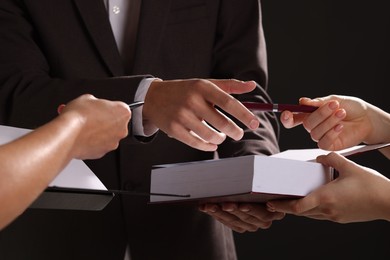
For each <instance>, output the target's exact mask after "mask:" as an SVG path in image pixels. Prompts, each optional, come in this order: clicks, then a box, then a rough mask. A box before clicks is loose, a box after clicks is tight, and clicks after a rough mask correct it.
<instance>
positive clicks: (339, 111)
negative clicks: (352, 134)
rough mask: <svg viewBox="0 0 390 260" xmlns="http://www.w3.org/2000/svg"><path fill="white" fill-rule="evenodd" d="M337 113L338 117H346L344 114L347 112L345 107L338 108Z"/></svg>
mask: <svg viewBox="0 0 390 260" xmlns="http://www.w3.org/2000/svg"><path fill="white" fill-rule="evenodd" d="M335 115H336V116H337V117H338V118H344V116H345V115H346V112H345V110H344V109H340V110H338V111H337V112H336V113H335Z"/></svg>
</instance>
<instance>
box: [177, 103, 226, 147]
mask: <svg viewBox="0 0 390 260" xmlns="http://www.w3.org/2000/svg"><path fill="white" fill-rule="evenodd" d="M198 107H199V108H198V110H197V111H196V113H197V115H195V114H194V112H191V111H187V112H186V113H182V114H181V115H180V116H179V117H180V118H179V121H178V122H177V124H178V127H177V128H181V129H183V128H182V127H184V128H186V129H188V130H187V131H188V132H192V133H191V134H192V135H193V136H194V137H195V138H199V139H201V140H203V141H205V142H207V143H211V144H216V145H219V144H221V143H222V142H223V141H225V139H226V134H225V133H224V132H223V131H222V133H220V132H218V131H217V130H216V129H214V128H212V127H211V126H210V125H209V124H207V123H206V122H205V121H204V120H202V118H203V117H202V116H203V115H202V114H203V113H205V114H208V115H209V117H212V116H213V115H215V114H217V115H218V116H221V115H220V114H219V113H217V112H216V111H215V109H214V108H212V109H211V108H210V106H209V105H207V104H204V105H203V106H198ZM204 111H205V112H204ZM209 117H208V118H209ZM180 125H182V127H180ZM176 131H177V130H174V131H173V132H176Z"/></svg>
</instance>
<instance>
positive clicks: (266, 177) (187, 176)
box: [150, 144, 388, 204]
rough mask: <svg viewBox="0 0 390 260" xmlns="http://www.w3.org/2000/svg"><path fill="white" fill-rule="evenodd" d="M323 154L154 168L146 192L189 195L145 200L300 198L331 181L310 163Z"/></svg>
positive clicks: (325, 170) (330, 172)
mask: <svg viewBox="0 0 390 260" xmlns="http://www.w3.org/2000/svg"><path fill="white" fill-rule="evenodd" d="M387 145H388V144H381V145H372V146H365V145H362V146H356V147H352V148H349V149H345V150H342V151H338V153H340V154H343V155H351V154H354V153H361V152H364V151H369V150H373V149H380V148H383V147H384V146H387ZM327 153H329V151H325V150H321V149H292V150H287V151H284V152H282V153H279V154H275V155H272V156H264V155H247V156H240V157H233V158H224V159H215V160H206V161H197V162H189V163H179V164H166V165H156V166H155V168H154V169H152V172H151V190H150V191H151V193H176V194H187V195H188V196H187V197H181V198H178V197H166V196H150V204H155V203H206V202H208V203H218V202H256V203H258V202H266V201H269V200H273V199H288V198H299V197H303V196H306V195H307V194H309V193H310V192H311V191H313V190H314V189H316V188H318V187H319V186H321V185H324V184H326V183H328V182H330V181H332V180H333V179H334V178H335V177H336V173H335V172H334V169H333V168H331V167H326V166H324V165H322V164H320V163H317V162H315V158H316V157H317V156H318V155H321V154H327ZM303 155H304V156H303ZM302 158H303V159H302Z"/></svg>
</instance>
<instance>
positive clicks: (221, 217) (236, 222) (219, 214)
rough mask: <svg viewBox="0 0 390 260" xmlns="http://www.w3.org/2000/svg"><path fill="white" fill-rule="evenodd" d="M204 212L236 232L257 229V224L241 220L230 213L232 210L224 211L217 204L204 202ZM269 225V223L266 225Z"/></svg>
mask: <svg viewBox="0 0 390 260" xmlns="http://www.w3.org/2000/svg"><path fill="white" fill-rule="evenodd" d="M234 211H235V212H236V211H237V208H235V209H234ZM204 212H205V213H207V214H209V215H210V216H212V217H214V218H215V219H217V220H218V221H220V222H221V223H223V224H225V225H226V226H228V227H230V228H232V229H233V230H235V231H237V232H244V231H251V232H254V231H257V229H258V227H257V226H255V225H252V224H250V223H247V222H245V221H242V220H241V219H240V218H239V217H237V216H236V215H234V214H232V212H226V211H224V210H223V209H221V208H220V207H219V206H218V205H215V204H206V205H205V207H204ZM269 226H270V224H269V225H268V226H267V227H269ZM267 227H265V228H267Z"/></svg>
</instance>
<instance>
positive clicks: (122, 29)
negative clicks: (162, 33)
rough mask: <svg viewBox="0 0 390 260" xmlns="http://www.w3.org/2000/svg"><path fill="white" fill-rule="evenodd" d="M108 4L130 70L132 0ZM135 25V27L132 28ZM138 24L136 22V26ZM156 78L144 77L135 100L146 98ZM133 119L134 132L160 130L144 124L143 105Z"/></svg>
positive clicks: (114, 0) (147, 133)
mask: <svg viewBox="0 0 390 260" xmlns="http://www.w3.org/2000/svg"><path fill="white" fill-rule="evenodd" d="M103 1H104V4H105V5H106V9H107V12H108V17H109V19H110V23H111V28H112V31H113V33H114V37H115V41H116V45H117V47H118V51H119V54H120V55H121V57H122V63H123V65H124V67H125V71H127V72H128V71H129V65H128V63H129V60H130V59H133V58H134V56H133V55H134V53H130V52H129V51H128V49H130V50H134V49H135V48H126V46H130V45H134V44H135V41H134V39H132V38H131V37H130V38H129V37H127V34H126V32H129V30H134V29H135V30H136V28H134V24H132V23H131V22H128V21H129V19H128V17H129V14H130V13H131V11H132V10H131V8H133V7H134V6H132V1H131V0H103ZM131 26H133V28H131ZM137 26H138V23H136V25H135V27H137ZM154 80H156V78H147V79H143V80H142V81H141V83H140V84H139V86H138V89H137V92H136V93H135V98H134V100H135V101H141V100H145V96H146V93H147V92H148V90H149V87H150V84H151V83H152V81H154ZM132 121H133V133H134V134H135V135H139V136H151V135H153V134H154V133H156V132H157V131H158V129H157V128H155V127H150V126H144V125H143V121H142V106H141V107H138V108H136V109H134V110H133V111H132Z"/></svg>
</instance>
